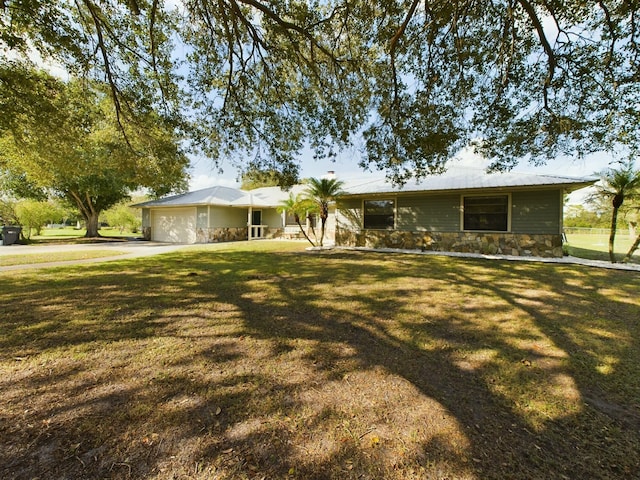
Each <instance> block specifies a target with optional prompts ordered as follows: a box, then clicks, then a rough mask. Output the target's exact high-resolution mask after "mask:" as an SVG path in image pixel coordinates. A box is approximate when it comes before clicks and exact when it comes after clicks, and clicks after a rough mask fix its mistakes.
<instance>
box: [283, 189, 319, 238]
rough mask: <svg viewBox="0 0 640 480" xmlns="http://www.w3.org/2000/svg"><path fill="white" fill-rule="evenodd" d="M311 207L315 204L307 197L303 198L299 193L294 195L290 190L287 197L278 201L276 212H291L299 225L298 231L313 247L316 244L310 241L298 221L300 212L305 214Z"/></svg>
mask: <svg viewBox="0 0 640 480" xmlns="http://www.w3.org/2000/svg"><path fill="white" fill-rule="evenodd" d="M313 208H315V205H314V204H313V203H311V202H310V201H309V200H308V199H306V198H303V197H302V196H301V195H300V194H298V195H296V196H295V197H294V196H293V193H291V192H290V193H289V198H287V199H286V200H283V201H282V202H280V206H279V207H278V212H280V213H283V212H284V213H292V214H293V220H294V221H295V222H296V223H297V224H298V226H299V227H300V231H301V232H302V234H303V235H304V238H306V239H307V240H308V241H309V243H310V244H311V245H312V246H314V247H315V246H316V244H315V243H313V241H311V239H310V238H309V236H308V235H307V232H305V230H304V228H302V223H300V215H301V214H302V215H306V214H307V212H309V210H312V209H313Z"/></svg>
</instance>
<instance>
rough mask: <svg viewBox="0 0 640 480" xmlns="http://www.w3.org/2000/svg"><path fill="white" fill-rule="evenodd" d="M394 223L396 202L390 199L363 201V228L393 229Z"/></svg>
mask: <svg viewBox="0 0 640 480" xmlns="http://www.w3.org/2000/svg"><path fill="white" fill-rule="evenodd" d="M395 223H396V202H395V200H391V199H384V200H365V201H364V228H367V229H372V230H393V229H394V228H395Z"/></svg>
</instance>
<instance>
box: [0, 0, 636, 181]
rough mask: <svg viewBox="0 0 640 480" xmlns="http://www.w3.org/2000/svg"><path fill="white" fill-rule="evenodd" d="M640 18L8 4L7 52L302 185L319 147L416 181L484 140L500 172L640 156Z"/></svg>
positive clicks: (521, 11) (602, 5)
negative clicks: (562, 160)
mask: <svg viewBox="0 0 640 480" xmlns="http://www.w3.org/2000/svg"><path fill="white" fill-rule="evenodd" d="M172 5H173V6H172ZM175 5H177V6H175ZM639 6H640V5H639V4H638V1H637V0H601V1H595V2H583V1H580V0H483V1H479V0H451V1H446V2H444V1H429V0H382V1H380V2H370V1H365V0H306V1H302V0H270V1H268V2H267V1H264V0H183V1H182V2H169V1H163V0H126V1H125V0H77V1H73V2H71V1H68V0H53V1H50V0H47V1H44V0H3V1H2V2H1V4H0V11H1V12H2V13H0V19H1V20H0V42H2V44H3V45H4V46H5V48H9V49H12V50H14V51H19V50H21V49H22V51H27V50H28V49H30V48H31V49H37V50H38V51H39V52H40V53H41V55H42V56H43V57H45V58H55V59H57V60H58V61H59V62H61V63H63V64H64V65H66V66H67V68H69V69H71V70H74V71H78V72H84V73H85V74H91V75H99V76H100V77H101V79H102V80H104V81H106V82H107V83H108V84H109V85H110V94H111V96H112V102H113V104H114V108H115V110H116V112H117V114H118V117H119V118H120V119H121V120H122V119H125V120H126V119H127V118H129V117H130V116H135V115H136V111H137V109H138V107H139V106H140V104H142V105H144V104H154V105H157V106H158V107H161V112H162V114H163V115H164V116H166V117H168V118H172V119H173V120H176V121H177V120H180V122H181V126H182V127H183V128H185V130H188V131H189V133H190V134H191V138H192V140H193V144H192V145H193V146H194V147H199V148H201V150H202V151H203V152H204V153H206V154H208V155H209V156H210V157H211V158H212V159H214V161H215V160H217V159H219V158H227V157H237V158H241V159H243V160H244V159H247V158H248V159H249V162H250V163H254V164H255V165H257V166H258V167H259V168H263V169H275V170H277V171H279V172H280V176H281V181H282V182H285V183H286V182H290V181H292V179H294V178H295V177H296V175H297V163H296V157H297V155H298V154H299V153H300V152H301V151H302V150H303V149H304V148H305V147H306V146H310V147H311V148H313V150H314V151H315V153H316V155H318V156H329V157H330V156H332V155H334V154H335V153H336V151H337V150H339V149H341V148H344V147H346V146H349V145H352V144H353V143H357V144H359V145H361V146H362V151H363V152H362V157H361V163H362V166H363V167H368V168H377V169H382V170H385V171H386V172H387V173H388V174H389V175H390V176H391V177H393V178H395V179H396V180H402V179H405V178H407V177H408V176H412V175H414V176H421V175H425V174H427V173H429V172H433V171H439V170H440V169H441V168H442V166H443V165H444V162H445V161H446V160H447V159H448V158H449V157H450V156H451V155H452V154H454V153H455V152H456V151H457V150H458V149H459V148H461V147H462V146H465V145H468V144H469V143H473V144H474V145H475V146H476V148H477V149H478V151H480V152H481V153H483V154H484V155H486V156H487V157H488V158H490V159H491V160H492V161H493V163H492V167H493V168H495V169H505V168H510V167H512V166H513V165H514V164H515V163H517V162H518V161H523V160H527V161H532V162H544V161H546V160H548V159H552V158H554V157H555V156H557V155H558V154H569V155H583V154H586V153H589V152H592V151H597V150H617V149H621V150H622V151H624V152H627V153H630V154H633V153H634V150H635V149H636V146H637V145H638V134H639V132H640V127H639V125H640V122H639V121H638V120H639V119H638V115H640V114H639V113H638V112H640V108H639V106H638V93H639V92H638V86H639V85H640V83H639V81H640V70H639V64H640V63H639V62H640V55H639V53H640V51H639V44H638V39H639V38H640V22H639V21H638V11H639V10H640V9H639ZM245 163H246V162H245ZM245 166H246V165H245Z"/></svg>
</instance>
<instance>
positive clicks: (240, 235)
mask: <svg viewBox="0 0 640 480" xmlns="http://www.w3.org/2000/svg"><path fill="white" fill-rule="evenodd" d="M247 236H248V230H247V227H219V228H198V229H197V230H196V243H219V242H237V241H241V240H246V239H247Z"/></svg>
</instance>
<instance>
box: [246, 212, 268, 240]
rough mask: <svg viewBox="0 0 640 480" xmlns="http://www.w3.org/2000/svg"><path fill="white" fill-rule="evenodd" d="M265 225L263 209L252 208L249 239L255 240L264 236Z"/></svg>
mask: <svg viewBox="0 0 640 480" xmlns="http://www.w3.org/2000/svg"><path fill="white" fill-rule="evenodd" d="M264 227H265V225H262V210H252V211H251V227H250V232H249V234H250V237H249V240H253V239H254V238H263V236H264Z"/></svg>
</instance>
